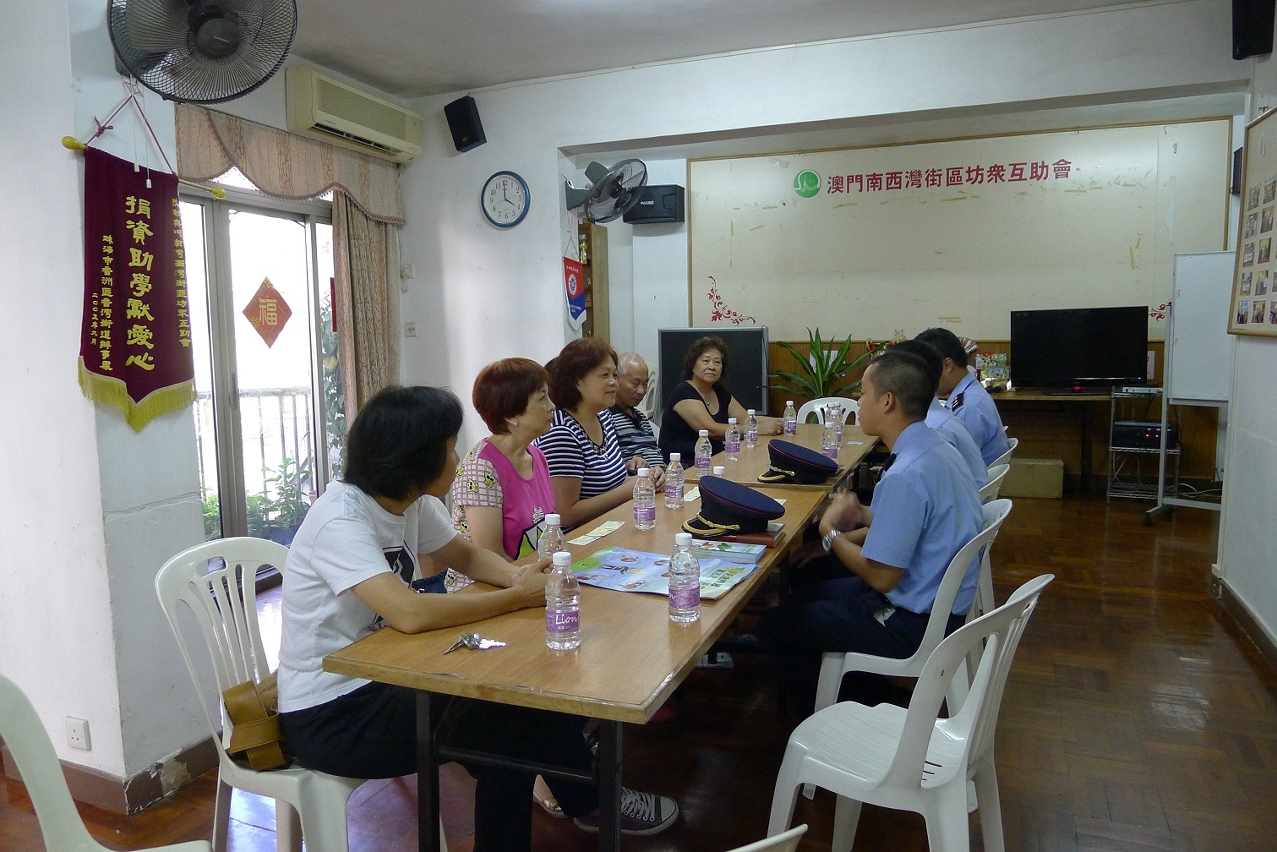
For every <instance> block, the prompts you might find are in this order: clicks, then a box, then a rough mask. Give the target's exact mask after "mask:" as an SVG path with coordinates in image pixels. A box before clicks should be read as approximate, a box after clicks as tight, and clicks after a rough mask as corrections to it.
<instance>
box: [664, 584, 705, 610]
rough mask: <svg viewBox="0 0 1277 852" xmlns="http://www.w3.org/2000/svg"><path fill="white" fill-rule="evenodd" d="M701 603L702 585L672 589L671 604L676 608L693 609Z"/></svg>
mask: <svg viewBox="0 0 1277 852" xmlns="http://www.w3.org/2000/svg"><path fill="white" fill-rule="evenodd" d="M700 605H701V587H700V586H699V585H697V586H693V587H692V588H690V589H670V606H671V607H673V608H674V609H692V608H694V607H698V606H700Z"/></svg>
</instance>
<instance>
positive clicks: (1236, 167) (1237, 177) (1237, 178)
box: [1228, 148, 1246, 195]
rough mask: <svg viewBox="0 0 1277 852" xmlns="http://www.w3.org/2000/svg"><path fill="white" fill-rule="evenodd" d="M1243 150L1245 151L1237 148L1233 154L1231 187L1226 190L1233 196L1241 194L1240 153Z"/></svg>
mask: <svg viewBox="0 0 1277 852" xmlns="http://www.w3.org/2000/svg"><path fill="white" fill-rule="evenodd" d="M1244 150H1246V149H1245V148H1238V149H1237V150H1236V151H1234V152H1233V185H1232V186H1230V187H1229V188H1228V191H1229V192H1231V193H1232V194H1233V195H1241V194H1242V151H1244Z"/></svg>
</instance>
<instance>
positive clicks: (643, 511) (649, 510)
mask: <svg viewBox="0 0 1277 852" xmlns="http://www.w3.org/2000/svg"><path fill="white" fill-rule="evenodd" d="M634 520H635V521H637V522H638V523H640V524H644V523H646V524H651V523H655V522H656V507H655V506H635V507H634Z"/></svg>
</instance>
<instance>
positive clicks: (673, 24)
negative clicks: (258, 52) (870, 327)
mask: <svg viewBox="0 0 1277 852" xmlns="http://www.w3.org/2000/svg"><path fill="white" fill-rule="evenodd" d="M1121 5H1144V4H1143V3H1117V2H1113V0H297V7H298V14H299V23H298V29H297V39H296V41H295V42H294V45H293V53H294V55H296V56H299V57H301V58H304V59H308V60H310V61H312V62H315V63H318V64H319V65H322V66H324V67H327V68H330V69H332V70H334V71H338V72H341V73H344V74H346V75H349V76H350V77H353V78H354V79H356V80H361V81H363V82H365V83H367V84H368V85H370V86H373V87H375V88H377V89H380V90H381V91H383V92H387V93H389V94H392V95H396V96H399V97H402V98H414V97H419V96H422V95H431V94H441V93H447V92H460V91H468V90H473V89H479V88H484V87H488V86H497V85H501V84H504V83H511V82H515V81H520V80H531V79H539V78H544V77H554V76H559V75H564V74H579V73H584V72H589V71H599V70H603V69H609V68H622V67H627V66H631V65H642V64H647V63H653V62H664V61H669V60H674V59H684V58H687V57H691V56H705V55H709V54H716V53H726V52H731V51H739V50H750V49H755V48H765V47H774V46H778V45H789V44H801V43H807V42H817V41H827V40H831V39H842V38H850V37H855V36H867V35H875V34H882V33H891V32H903V31H911V30H921V29H932V28H936V27H949V26H958V25H972V24H979V23H980V22H984V21H993V20H1002V19H1006V18H1018V17H1025V16H1038V15H1058V14H1067V13H1070V12H1077V11H1081V10H1087V9H1096V8H1104V7H1111V6H1121Z"/></svg>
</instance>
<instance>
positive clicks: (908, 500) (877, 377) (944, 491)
mask: <svg viewBox="0 0 1277 852" xmlns="http://www.w3.org/2000/svg"><path fill="white" fill-rule="evenodd" d="M933 396H934V394H933V385H932V383H931V380H930V377H929V373H928V369H927V365H926V362H925V361H924V360H923V359H922V358H920V357H919V356H918V355H915V354H913V353H910V352H894V351H888V352H887V353H885V354H883V355H881V356H879V357H878V358H876V359H875V360H874V361H873V362H872V363H871V364H870V365H869V368H868V369H867V370H866V371H865V377H864V381H863V384H862V385H861V398H860V411H859V422H858V425H859V426H860V428H861V429H863V430H864V431H865V434H868V435H876V436H878V437H880V438H882V440H883V443H884V444H886V446H887V449H889V450H890V451H891V457H890V459H889V460H888V464H887V465H885V466H884V469H883V475H882V479H881V480H880V481H879V483H878V485H877V487H876V488H875V490H874V498H873V507H872V509H870V508H868V507H865V506H862V505H861V504H860V502H859V501H858V500H857V499H856V496H855V494H853V493H851V492H843V493H840V494H838V495H836V496H835V497H834V499H833V501H832V503H831V504H830V507H829V509H828V510H827V511H826V512H825V514H824V516H823V517H822V518H821V521H820V533H821V536H822V539H821V543H822V545H823V546H824V549H825V550H826V551H828V553H829V554H830V556H831V557H832V558H831V559H827V560H818V561H817V562H815V563H812V565H810V566H809V567H808V569H806V570H807V571H808V572H809V573H810V572H815V573H820V572H827V573H831V574H833V575H834V579H825V580H823V581H820V582H814V583H811V584H809V585H807V586H804V587H801V588H799V589H796V590H795V592H794V594H793V595H792V596H791V598H790V600H789V601H787V602H786V603H784V604H782V605H781V606H779V607H777V608H775V609H773V610H769V611H768V612H766V613H764V614H763V616H762V618H761V619H760V621H759V625H758V635H759V638H760V639H761V641H762V643H763V645H764V647H766V648H767V650H768V651H770V652H771V653H772V654H773V655H774V656H775V658H776V661H777V663H778V665H779V667H780V671H781V676H782V677H783V678H785V680H786V681H787V684H788V686H789V688H790V695H791V697H792V698H793V699H795V700H796V701H797V702H798V706H799V707H800V708H801V709H802V710H803V711H804V712H810V709H811V707H812V705H813V703H814V700H815V694H816V682H817V679H818V676H819V673H820V660H821V654H822V653H824V652H826V651H859V652H863V653H869V654H876V655H879V656H884V657H896V658H904V657H908V656H909V655H911V654H912V653H913V652H914V651H916V650H917V649H918V646H919V645H920V644H921V642H922V635H923V633H924V632H925V631H926V627H927V619H928V617H929V615H928V614H929V613H930V611H931V607H932V604H933V603H934V602H935V598H936V593H937V591H939V588H940V581H941V579H942V578H943V577H944V571H945V568H946V567H948V565H949V562H950V560H951V559H953V556H954V555H955V554H956V553H957V552H958V551H959V550H960V549H961V548H962V546H963V545H964V544H966V543H967V542H968V541H970V540H971V539H972V538H973V537H975V536H976V535H977V534H978V533H979V532H980V531H981V529H982V528H983V518H982V514H981V510H980V497H979V494H978V492H977V489H976V486H975V482H974V480H973V479H972V477H971V472H970V471H969V470H968V469H967V466H966V464H965V463H964V462H963V460H962V457H961V456H960V455H959V454H958V451H957V450H955V449H954V448H953V447H951V446H950V445H949V444H948V443H946V442H945V440H944V439H943V438H942V437H940V435H939V434H938V433H937V432H936V431H935V430H933V429H931V428H930V427H928V426H927V424H926V423H925V422H924V418H925V416H926V412H927V407H928V405H929V404H930V401H931V399H932V398H933ZM978 570H979V569H978V560H976V561H973V562H972V564H971V565H970V566H969V567H968V568H967V570H966V576H965V578H964V580H963V582H962V584H961V588H960V589H959V591H958V596H957V599H956V600H955V601H954V605H953V610H952V614H951V616H950V618H949V624H948V630H950V631H952V630H955V629H957V628H958V627H959V626H960V625H961V624H962V622H963V619H964V618H965V617H966V614H967V611H968V610H970V608H971V605H972V602H973V601H974V599H975V591H976V580H977V574H978ZM839 574H841V576H837V575H839ZM848 574H850V576H847V575H848ZM798 582H799V583H801V582H802V579H801V578H799V579H798ZM880 683H881V679H879V678H876V677H874V676H862V677H860V678H858V680H857V683H855V684H848V685H849V686H854V690H853V692H852V694H850V695H849V696H848V697H852V698H855V699H857V700H862V701H865V702H866V703H877V700H875V697H876V696H879V695H881V686H880Z"/></svg>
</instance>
